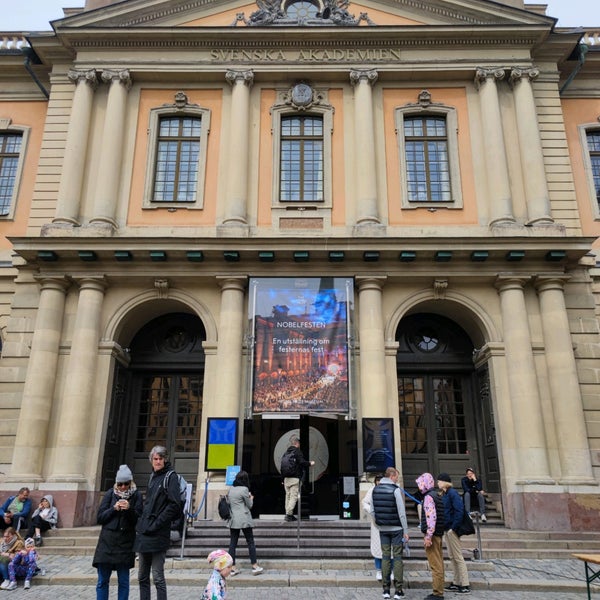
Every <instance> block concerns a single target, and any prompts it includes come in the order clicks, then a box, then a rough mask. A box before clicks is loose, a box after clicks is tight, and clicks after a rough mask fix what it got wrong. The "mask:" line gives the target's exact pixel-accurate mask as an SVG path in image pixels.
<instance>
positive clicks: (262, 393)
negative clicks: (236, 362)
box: [250, 277, 353, 413]
mask: <svg viewBox="0 0 600 600" xmlns="http://www.w3.org/2000/svg"><path fill="white" fill-rule="evenodd" d="M250 285H251V289H250V319H251V322H252V325H251V327H252V331H253V336H254V344H253V351H254V352H253V356H252V365H253V367H252V407H253V411H254V413H265V412H268V413H278V412H290V413H308V412H331V413H347V412H348V410H349V407H350V389H349V380H350V377H349V360H348V337H349V315H350V313H351V302H352V299H353V282H352V279H351V278H344V277H310V278H299V279H294V278H260V279H253V280H252V281H251V284H250Z"/></svg>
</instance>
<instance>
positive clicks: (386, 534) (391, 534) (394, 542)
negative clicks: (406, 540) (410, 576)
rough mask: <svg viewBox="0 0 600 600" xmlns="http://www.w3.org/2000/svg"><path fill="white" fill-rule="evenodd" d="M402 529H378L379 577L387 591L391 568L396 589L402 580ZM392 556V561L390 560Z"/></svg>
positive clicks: (399, 586) (400, 585) (400, 587)
mask: <svg viewBox="0 0 600 600" xmlns="http://www.w3.org/2000/svg"><path fill="white" fill-rule="evenodd" d="M403 536H404V532H403V530H402V529H396V530H395V531H381V530H380V531H379V539H380V540H381V577H382V583H383V589H384V590H386V591H389V589H390V584H391V575H392V568H393V570H394V585H395V586H396V589H397V590H401V589H402V582H403V581H404V562H403V561H402V538H403ZM392 557H393V559H394V560H393V561H392Z"/></svg>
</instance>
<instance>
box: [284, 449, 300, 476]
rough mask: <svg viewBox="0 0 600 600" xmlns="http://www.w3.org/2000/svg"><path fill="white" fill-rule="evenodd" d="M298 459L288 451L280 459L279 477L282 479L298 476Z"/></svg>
mask: <svg viewBox="0 0 600 600" xmlns="http://www.w3.org/2000/svg"><path fill="white" fill-rule="evenodd" d="M297 461H298V457H297V456H296V453H295V452H294V451H293V450H288V451H286V453H285V454H284V455H283V456H282V457H281V475H282V477H297V476H298V471H297V467H298V462H297Z"/></svg>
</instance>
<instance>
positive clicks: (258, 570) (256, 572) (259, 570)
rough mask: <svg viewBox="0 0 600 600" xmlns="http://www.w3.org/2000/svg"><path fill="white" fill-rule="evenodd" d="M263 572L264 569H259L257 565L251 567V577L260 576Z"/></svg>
mask: <svg viewBox="0 0 600 600" xmlns="http://www.w3.org/2000/svg"><path fill="white" fill-rule="evenodd" d="M263 571H264V569H263V568H262V567H259V566H258V565H256V566H255V567H252V575H260V574H261V573H262V572H263Z"/></svg>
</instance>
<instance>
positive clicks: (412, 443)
mask: <svg viewBox="0 0 600 600" xmlns="http://www.w3.org/2000/svg"><path fill="white" fill-rule="evenodd" d="M396 341H397V342H398V354H397V362H396V368H397V380H398V418H399V423H400V447H401V450H402V470H403V476H404V482H405V486H407V487H408V488H409V489H411V488H416V485H415V484H414V481H415V479H416V478H417V477H418V476H419V475H420V474H421V473H423V472H425V471H428V472H430V473H432V474H433V475H434V477H435V476H436V475H437V474H438V473H440V472H447V473H449V474H450V475H451V477H452V479H453V481H454V482H455V485H456V484H458V483H459V482H460V479H461V478H462V477H463V476H464V472H465V469H466V468H467V467H468V466H471V467H473V468H474V469H475V470H476V471H477V472H478V473H479V474H480V476H481V477H482V479H483V481H484V482H485V483H484V485H486V488H485V489H486V490H487V491H489V492H495V491H499V490H495V489H492V488H494V487H497V485H498V473H497V469H496V468H495V467H493V466H492V465H497V460H494V459H492V460H490V459H489V457H488V454H489V455H490V457H491V456H492V455H493V456H494V457H497V452H496V444H495V437H494V438H490V436H489V435H488V433H489V432H490V431H491V430H492V429H493V414H491V409H490V398H489V394H487V395H484V394H482V393H481V392H482V390H483V389H485V386H484V385H483V384H482V372H481V371H480V373H476V370H475V366H474V364H473V350H474V346H473V343H472V341H471V339H470V338H469V336H468V335H467V333H466V332H465V331H464V330H463V329H462V328H461V327H460V326H459V325H458V324H456V323H455V322H453V321H451V320H450V319H447V318H446V317H442V316H440V315H436V314H432V313H420V314H414V315H410V316H407V317H406V318H404V319H402V321H401V322H400V325H399V327H398V330H397V334H396ZM488 390H489V386H488ZM490 441H491V442H492V443H490ZM488 471H489V472H488ZM488 484H492V487H491V488H490V486H489V485H488Z"/></svg>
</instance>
